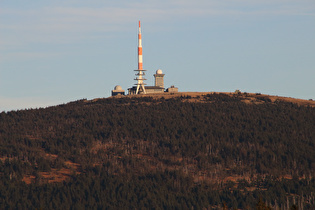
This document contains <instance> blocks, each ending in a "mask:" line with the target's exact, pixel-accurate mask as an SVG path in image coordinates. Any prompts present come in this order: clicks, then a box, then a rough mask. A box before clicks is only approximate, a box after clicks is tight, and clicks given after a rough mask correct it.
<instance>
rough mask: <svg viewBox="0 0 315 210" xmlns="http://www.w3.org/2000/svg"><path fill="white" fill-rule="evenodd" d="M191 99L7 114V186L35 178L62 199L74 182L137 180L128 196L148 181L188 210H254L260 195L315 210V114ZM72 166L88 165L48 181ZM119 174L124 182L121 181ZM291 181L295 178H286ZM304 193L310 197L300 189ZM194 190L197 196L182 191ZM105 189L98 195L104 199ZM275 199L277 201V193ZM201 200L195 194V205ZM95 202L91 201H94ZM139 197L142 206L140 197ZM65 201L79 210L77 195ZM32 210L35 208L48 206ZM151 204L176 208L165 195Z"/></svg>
mask: <svg viewBox="0 0 315 210" xmlns="http://www.w3.org/2000/svg"><path fill="white" fill-rule="evenodd" d="M191 99H192V97H191V96H184V97H183V96H182V97H174V98H163V97H162V98H152V97H139V98H138V97H134V98H109V99H99V100H95V101H87V100H79V101H76V102H71V103H68V104H64V105H60V106H55V107H49V108H46V109H34V110H23V111H13V112H8V113H4V112H3V113H1V114H0V158H1V160H2V161H1V162H0V163H1V168H0V169H1V171H0V176H1V180H2V181H1V182H2V184H1V185H5V183H6V182H10V183H12V185H14V184H16V183H19V182H21V180H23V179H24V180H25V177H29V178H30V180H31V181H32V182H34V183H33V184H31V186H32V187H34V188H36V187H38V188H41V190H44V188H42V187H43V186H44V185H47V186H50V188H49V190H47V189H46V188H45V189H46V191H47V192H49V193H52V194H54V189H59V190H60V189H63V190H64V191H67V190H69V185H71V183H73V186H76V187H77V188H78V191H80V187H78V186H77V185H76V184H78V183H79V182H80V180H82V179H84V180H85V181H84V183H90V184H91V185H93V186H94V185H95V183H94V184H93V183H91V182H90V181H87V180H90V178H91V177H94V178H95V176H97V177H99V178H98V179H96V180H97V181H98V182H100V181H103V182H104V183H103V185H104V186H103V185H99V186H103V187H104V189H105V188H106V186H107V188H111V187H112V188H113V190H116V193H117V188H119V186H120V185H119V184H118V185H117V183H121V184H122V183H124V184H123V186H125V185H126V184H127V183H129V184H127V185H128V187H126V186H125V187H122V189H123V191H126V192H129V191H130V192H131V191H132V192H133V193H134V192H135V191H136V190H135V189H136V188H137V187H138V186H141V185H142V184H144V185H146V184H148V186H151V185H152V186H153V185H154V186H155V185H161V187H160V188H158V189H157V191H158V192H156V193H157V194H159V193H161V194H163V193H162V191H163V190H165V192H168V193H170V194H173V195H178V194H181V196H182V198H183V199H188V198H189V199H188V200H186V202H185V204H183V205H184V206H186V207H189V208H191V206H195V207H197V208H198V207H200V208H201V207H209V206H220V205H221V204H223V202H225V203H227V205H228V206H229V207H238V208H245V207H246V205H248V206H253V205H254V203H255V202H256V201H257V199H258V197H261V196H263V199H264V201H266V202H269V203H270V205H279V206H280V203H287V200H286V199H289V198H288V197H287V196H288V195H290V194H291V195H292V194H296V195H297V196H299V198H300V199H301V198H302V197H303V198H304V200H303V202H304V204H303V205H304V206H305V207H307V206H310V205H311V204H309V200H308V199H311V198H309V197H307V196H309V195H311V194H310V191H312V189H313V191H314V189H315V185H314V178H313V176H314V174H315V153H314V151H315V129H314V125H315V111H314V108H313V107H310V106H298V105H297V104H294V103H289V102H283V101H275V102H271V100H270V99H269V98H267V97H263V96H261V97H257V98H256V101H255V102H252V103H245V102H244V100H243V99H244V97H241V96H240V95H233V96H230V95H225V94H205V95H202V96H198V97H196V98H195V99H194V100H191ZM67 161H68V162H69V161H70V162H71V163H73V164H77V165H78V166H79V167H77V168H76V169H75V170H74V171H73V173H77V174H72V175H71V177H72V178H69V179H68V181H67V182H65V183H63V184H62V185H61V184H58V183H55V184H54V183H50V182H51V180H49V179H48V178H46V179H45V176H43V173H44V172H45V173H48V174H49V173H52V171H55V170H57V169H58V170H61V169H63V168H65V167H66V164H65V163H66V162H67ZM95 170H97V171H95ZM79 174H80V175H79ZM100 174H102V176H100ZM120 174H123V175H124V178H125V179H124V180H120V178H119V175H120ZM161 176H162V177H163V178H159V177H161ZM106 177H107V178H106ZM141 177H142V178H141ZM150 177H151V178H150ZM229 177H234V178H235V179H228V178H229ZM236 177H237V179H239V180H237V179H236ZM285 177H289V178H292V177H293V178H294V179H292V180H291V181H290V180H282V181H281V179H282V178H285ZM104 179H106V180H107V181H108V185H106V180H104ZM257 180H258V181H257ZM277 180H278V181H277ZM299 180H305V183H307V184H303V183H304V182H303V183H300V181H299ZM48 182H49V183H50V184H48ZM52 182H53V181H52ZM112 182H113V183H116V185H115V184H111V183H112ZM134 182H136V183H138V184H136V183H134ZM168 182H170V183H172V184H170V183H168ZM275 182H276V183H275ZM293 182H294V183H296V185H295V186H304V188H303V187H300V188H299V187H297V189H295V188H294V187H292V186H291V185H292V183H293ZM131 183H133V184H131ZM162 183H164V184H165V185H163V184H162ZM174 183H175V184H174ZM98 184H99V183H98ZM109 185H110V186H109ZM169 185H170V186H169ZM260 185H261V186H262V187H264V188H267V189H268V190H271V191H270V192H269V195H267V194H261V193H262V191H261V190H259V189H260V187H259V186H260ZM266 185H267V186H266ZM275 185H278V186H275ZM6 186H8V185H6ZM20 186H21V188H23V187H22V186H24V185H23V184H22V185H20ZM288 186H291V187H288ZM90 188H92V189H93V190H95V189H94V188H93V187H91V186H90ZM101 188H102V187H101ZM107 188H106V189H107ZM153 188H154V187H153ZM153 188H152V189H145V190H143V189H142V190H143V191H144V192H146V193H149V194H147V195H146V196H147V199H148V198H150V199H151V198H153V197H155V196H154V193H153V191H154V190H153ZM173 188H174V189H173ZM293 188H294V190H295V191H292V189H293ZM302 188H303V189H304V192H298V191H299V190H300V189H302ZM10 189H11V188H10V187H9V188H7V190H6V191H7V192H6V193H10ZM23 189H24V188H23ZM28 189H29V188H28ZM31 189H32V188H31ZM84 189H85V188H84ZM102 189H103V188H102ZM119 189H120V188H119ZM170 189H171V191H169V190H170ZM185 189H186V190H187V189H189V190H190V191H191V193H192V194H189V193H188V192H187V193H186V194H185V193H183V191H186V190H185ZM210 189H211V190H210ZM224 189H227V191H224ZM228 189H229V190H228ZM232 189H233V190H235V193H234V194H233V193H231V190H232ZM249 189H251V191H250V192H247V190H249ZM21 190H22V189H21ZM29 190H30V189H29ZM82 190H83V188H82ZM107 190H108V189H107ZM138 190H139V191H141V189H138ZM152 190H153V191H152ZM194 190H197V192H196V191H194ZM198 190H200V193H199V194H198ZM215 190H219V191H218V192H216V193H215ZM244 190H246V193H244ZM22 191H23V190H22ZM278 191H280V192H278ZM291 191H292V192H291ZM31 192H33V191H31ZM100 192H101V194H100V195H99V196H101V195H102V196H104V195H103V194H102V192H103V191H102V190H101V191H100ZM104 192H105V191H104ZM104 192H103V193H104ZM228 192H230V193H228ZM241 192H243V193H241ZM6 193H5V192H4V191H3V190H0V204H1V202H2V203H4V204H6V205H9V206H10V205H13V204H12V202H13V201H7V200H6V198H7V197H6V196H9V195H7V194H6ZM90 193H91V192H90ZM151 193H152V194H151ZM218 193H221V194H222V195H221V197H218V195H217V194H218ZM255 193H256V194H255ZM272 193H274V194H275V195H274V196H270V195H272ZM299 193H300V194H299ZM31 194H32V193H31ZM57 194H58V193H57ZM131 194H132V193H131ZM164 194H165V193H164ZM192 195H194V196H196V197H195V198H191V196H192ZM1 196H2V197H1ZM36 196H37V195H36V194H34V195H33V197H34V198H33V197H32V196H31V198H32V199H35V197H36ZM38 196H39V195H38ZM86 196H87V197H86V199H87V203H89V202H88V199H89V198H90V197H89V196H88V195H86ZM90 196H92V195H90ZM117 196H118V197H119V196H122V195H119V193H118V194H117V195H116V197H115V199H118V197H117ZM130 196H131V195H130ZM134 196H135V197H137V199H139V197H138V196H139V195H138V194H135V195H134ZM200 196H201V197H203V196H204V200H202V202H201V201H200V200H198V199H200V198H198V197H200ZM59 197H60V196H59ZM65 197H67V198H68V199H70V200H71V199H72V202H73V204H74V203H75V202H74V201H73V199H74V198H73V196H70V195H69V196H65ZM74 197H75V196H74ZM92 197H93V196H92ZM127 197H128V196H127ZM127 197H126V198H125V197H123V198H122V197H120V198H119V199H123V200H124V202H125V203H124V202H123V203H124V206H128V207H132V206H133V205H136V204H137V205H138V206H137V205H136V206H134V207H135V208H140V207H141V205H145V204H146V201H147V200H143V201H142V202H143V204H141V205H140V203H141V202H140V201H134V202H135V203H136V204H133V203H132V202H128V199H127ZM275 198H276V200H278V202H277V201H275ZM1 199H2V200H1ZM93 199H94V201H93V202H94V203H95V205H96V206H97V205H102V206H104V205H105V206H106V205H107V204H108V206H111V207H113V208H115V205H114V204H113V203H110V202H109V203H107V204H106V202H105V204H104V203H102V204H100V203H99V202H98V201H97V199H96V198H94V197H93ZM95 199H96V200H95ZM126 199H127V200H126ZM172 199H173V200H171V201H168V202H170V203H169V205H170V206H172V205H174V206H177V205H179V203H181V204H182V202H181V200H176V199H178V198H176V196H175V198H172ZM246 199H247V200H248V202H246ZM290 199H292V198H291V197H290ZM35 200H36V199H35ZM104 200H106V199H104ZM135 200H136V199H135ZM10 202H11V203H10ZM43 202H44V201H43ZM69 202H70V201H69ZM147 202H148V201H147ZM163 202H164V203H163ZM165 202H166V203H165ZM292 202H293V201H292ZM15 203H19V202H18V201H16V202H15ZM20 203H21V205H27V202H26V203H24V204H23V202H20ZM31 203H32V204H33V207H36V205H35V204H37V205H38V206H41V207H45V205H46V204H45V202H44V203H36V201H33V202H31ZM57 203H58V202H57V201H56V206H58V205H59V204H57ZM131 203H132V204H131ZM197 203H199V204H198V205H200V206H198V205H197ZM32 204H29V205H28V206H25V207H31V206H32ZM70 204H71V202H70ZM70 204H69V205H70ZM60 205H61V204H60ZM150 205H151V204H150ZM152 205H153V206H160V207H161V206H162V207H163V206H164V207H170V206H168V205H167V201H166V200H163V196H162V197H161V198H160V200H156V202H155V203H154V204H152ZM301 205H302V204H301ZM38 206H37V207H38ZM85 207H89V206H85ZM90 207H91V206H90ZM116 207H117V206H116ZM121 207H122V206H121ZM146 207H152V206H146ZM178 207H179V208H182V207H183V206H178Z"/></svg>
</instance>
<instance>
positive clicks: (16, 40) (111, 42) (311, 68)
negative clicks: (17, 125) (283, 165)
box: [0, 0, 315, 112]
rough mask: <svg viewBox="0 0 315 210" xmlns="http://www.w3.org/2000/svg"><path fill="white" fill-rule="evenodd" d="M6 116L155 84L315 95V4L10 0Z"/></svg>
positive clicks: (0, 44)
mask: <svg viewBox="0 0 315 210" xmlns="http://www.w3.org/2000/svg"><path fill="white" fill-rule="evenodd" d="M0 8H1V9H0V112H1V111H9V110H16V109H25V108H30V107H33V108H36V107H46V106H51V105H57V104H60V103H67V102H70V101H74V100H78V99H82V98H87V99H93V98H101V97H108V96H110V91H111V90H112V89H113V87H114V86H115V85H117V84H119V85H121V86H122V87H123V89H125V90H127V88H128V87H131V86H132V85H133V84H134V80H133V79H134V72H133V70H134V69H136V68H137V30H138V28H137V24H138V20H141V22H142V37H143V66H144V69H147V70H148V71H147V75H146V78H147V79H148V80H147V83H148V85H153V82H154V80H153V74H154V73H155V71H156V70H157V69H159V68H160V69H162V70H163V73H165V74H166V75H165V85H166V87H169V86H171V85H175V86H177V87H178V88H179V90H180V91H200V92H201V91H216V92H221V91H222V92H223V91H224V92H233V91H235V90H236V89H239V90H241V91H244V92H254V93H256V92H260V93H264V94H271V95H279V96H287V97H294V98H302V99H311V98H312V99H315V1H314V0H256V1H253V0H149V1H137V0H136V1H123V0H116V1H104V0H89V1H86V0H84V1H83V0H54V1H51V0H41V1H25V0H15V1H11V0H0Z"/></svg>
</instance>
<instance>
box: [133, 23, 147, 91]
mask: <svg viewBox="0 0 315 210" xmlns="http://www.w3.org/2000/svg"><path fill="white" fill-rule="evenodd" d="M134 71H136V72H137V73H136V78H135V80H137V83H136V84H135V85H137V89H136V94H139V93H142V94H145V93H146V92H145V88H144V85H146V84H145V83H144V80H146V79H145V78H144V75H145V71H146V70H144V69H143V64H142V39H141V23H140V21H139V33H138V69H136V70H134Z"/></svg>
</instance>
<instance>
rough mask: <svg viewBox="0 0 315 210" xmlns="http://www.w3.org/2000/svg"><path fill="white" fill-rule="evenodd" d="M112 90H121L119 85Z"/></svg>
mask: <svg viewBox="0 0 315 210" xmlns="http://www.w3.org/2000/svg"><path fill="white" fill-rule="evenodd" d="M114 90H122V88H121V86H120V85H116V86H115V87H114Z"/></svg>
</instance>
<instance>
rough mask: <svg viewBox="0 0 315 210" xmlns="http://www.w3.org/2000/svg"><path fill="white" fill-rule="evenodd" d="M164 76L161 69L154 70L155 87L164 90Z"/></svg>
mask: <svg viewBox="0 0 315 210" xmlns="http://www.w3.org/2000/svg"><path fill="white" fill-rule="evenodd" d="M164 75H165V74H163V72H162V70H161V69H158V70H156V74H154V75H153V76H154V78H155V86H157V87H162V88H164Z"/></svg>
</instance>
